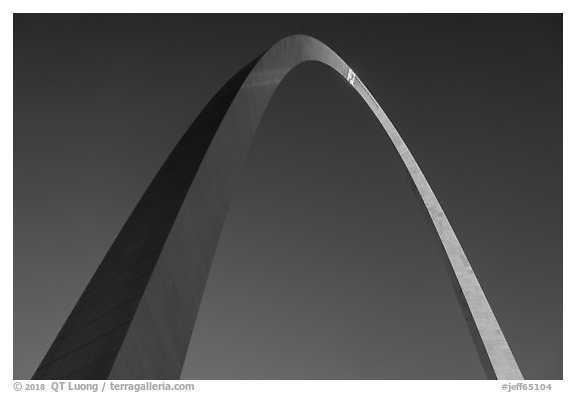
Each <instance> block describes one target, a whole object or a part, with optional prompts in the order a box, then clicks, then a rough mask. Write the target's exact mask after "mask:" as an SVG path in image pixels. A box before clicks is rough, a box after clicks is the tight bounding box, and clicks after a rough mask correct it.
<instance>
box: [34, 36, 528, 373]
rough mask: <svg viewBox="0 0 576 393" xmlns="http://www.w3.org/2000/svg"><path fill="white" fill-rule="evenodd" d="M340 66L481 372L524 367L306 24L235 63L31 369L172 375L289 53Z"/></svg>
mask: <svg viewBox="0 0 576 393" xmlns="http://www.w3.org/2000/svg"><path fill="white" fill-rule="evenodd" d="M307 61H319V62H322V63H324V64H326V65H328V66H329V67H331V68H332V69H333V70H334V71H336V72H338V73H339V74H340V75H342V76H343V77H344V78H345V79H346V80H347V81H348V82H349V84H350V86H351V87H352V88H354V89H355V90H356V92H357V93H358V94H360V96H361V97H362V98H363V99H364V101H365V102H366V104H367V105H368V106H369V107H370V109H371V110H372V112H373V113H374V115H375V116H376V117H377V118H378V120H379V121H380V123H381V124H382V127H383V129H384V131H385V132H386V133H387V134H388V136H389V137H390V139H391V140H392V143H393V144H394V146H395V148H396V150H397V152H398V154H399V155H400V158H401V159H402V161H403V163H404V165H405V167H406V169H407V170H408V172H409V174H410V177H411V179H412V182H413V184H414V186H415V188H416V190H417V191H418V194H419V196H420V198H421V199H422V201H423V203H424V206H425V207H426V210H427V212H428V214H429V215H430V218H431V220H432V222H433V224H434V227H435V229H436V232H437V234H438V236H439V238H440V241H441V242H442V245H443V248H444V250H445V252H446V255H447V257H448V260H449V262H450V265H451V269H450V275H451V280H452V283H453V286H454V289H455V292H456V296H457V297H458V300H459V303H460V305H461V308H462V311H463V313H464V316H465V318H466V321H467V324H468V327H469V330H470V333H471V335H472V338H473V340H474V344H475V348H476V351H477V353H478V356H479V358H480V360H481V363H482V365H483V367H484V370H485V373H486V376H487V378H490V379H494V378H497V379H522V374H521V372H520V369H519V368H518V365H517V364H516V361H515V359H514V356H513V354H512V352H511V350H510V347H509V346H508V343H507V341H506V339H505V337H504V335H503V333H502V331H501V329H500V326H499V325H498V321H497V320H496V318H495V316H494V313H493V312H492V309H491V307H490V305H489V304H488V301H487V299H486V297H485V295H484V292H483V291H482V288H481V286H480V284H479V282H478V280H477V279H476V276H475V274H474V271H473V270H472V267H471V266H470V263H469V262H468V259H467V257H466V255H465V254H464V251H463V249H462V246H461V245H460V243H459V241H458V239H457V237H456V234H455V233H454V231H453V229H452V227H451V226H450V223H449V222H448V218H447V217H446V215H445V214H444V211H443V210H442V208H441V206H440V203H439V202H438V200H437V199H436V196H435V195H434V193H433V191H432V189H431V188H430V185H429V184H428V182H427V181H426V178H425V177H424V174H423V173H422V171H421V170H420V168H419V167H418V164H417V163H416V161H415V160H414V157H413V156H412V154H411V153H410V151H409V150H408V147H407V146H406V144H405V143H404V142H403V140H402V138H401V137H400V135H399V134H398V131H397V130H396V128H395V127H394V125H393V124H392V122H391V121H390V119H388V117H387V116H386V114H385V113H384V111H383V110H382V108H381V107H380V106H379V105H378V103H377V102H376V100H375V99H374V97H373V96H372V95H371V94H370V92H369V91H368V89H367V88H366V86H364V84H363V83H362V81H361V80H360V79H359V78H358V77H357V76H356V74H355V73H354V72H353V70H351V69H350V67H348V65H346V63H345V62H344V61H343V60H342V59H341V58H340V57H339V56H338V55H337V54H336V53H335V52H334V51H332V50H331V49H330V48H329V47H327V46H326V45H324V44H323V43H322V42H320V41H318V40H316V39H314V38H312V37H308V36H304V35H295V36H290V37H287V38H285V39H283V40H281V41H279V42H278V43H276V44H275V45H274V46H272V47H271V48H270V49H268V50H267V51H266V52H265V53H263V54H262V55H260V56H259V57H257V58H256V59H255V60H253V61H252V62H250V63H249V64H248V65H246V66H245V67H244V68H242V69H241V70H240V71H239V72H238V73H237V74H235V75H234V76H233V77H232V78H231V79H230V80H229V81H228V82H227V83H226V84H225V85H224V86H223V87H222V88H221V89H220V90H219V91H218V93H216V95H215V96H214V97H213V98H212V99H211V100H210V102H209V103H208V104H207V105H206V107H205V108H204V109H203V110H202V112H201V113H200V114H199V115H198V117H197V118H196V119H195V121H194V122H193V123H192V125H191V126H190V127H189V129H188V130H187V132H186V133H185V134H184V136H183V137H182V139H181V140H180V141H179V142H178V144H177V145H176V147H175V148H174V150H173V151H172V152H171V154H170V155H169V157H168V158H167V160H166V161H165V162H164V164H163V165H162V167H161V168H160V170H159V171H158V173H157V174H156V176H155V177H154V179H153V180H152V182H151V184H150V185H149V187H148V188H147V189H146V191H145V193H144V195H143V196H142V198H141V199H140V201H139V202H138V204H137V205H136V207H135V208H134V210H133V212H132V214H131V215H130V216H129V218H128V220H127V221H126V223H125V224H124V226H123V227H122V230H121V231H120V233H119V234H118V236H117V238H116V239H115V241H114V243H113V244H112V246H111V247H110V249H109V250H108V252H107V253H106V255H105V257H104V259H103V260H102V262H101V264H100V265H99V267H98V268H97V270H96V272H95V273H94V275H93V277H92V278H91V280H90V282H89V283H88V285H87V286H86V288H85V290H84V292H83V293H82V295H81V296H80V299H79V300H78V302H77V303H76V305H75V307H74V308H73V310H72V312H71V313H70V315H69V317H68V319H67V320H66V322H65V323H64V326H63V327H62V329H61V330H60V332H59V334H58V335H57V337H56V339H55V340H54V342H53V343H52V345H51V347H50V349H49V350H48V352H47V354H46V356H45V357H44V359H43V360H42V362H41V363H40V365H39V367H38V369H37V370H36V372H35V373H34V375H33V378H34V379H178V378H179V377H180V373H181V371H182V367H183V364H184V360H185V357H186V352H187V348H188V343H189V341H190V337H191V335H192V329H193V327H194V322H195V320H196V316H197V313H198V309H199V306H200V301H201V299H202V293H203V291H204V287H205V285H206V281H207V278H208V274H209V271H210V266H211V263H212V259H213V257H214V253H215V251H216V247H217V245H218V240H219V237H220V233H221V230H222V226H223V224H224V220H225V218H226V213H227V210H228V207H229V205H230V202H231V198H232V194H233V191H234V188H235V187H236V185H237V182H238V179H239V174H240V172H241V168H242V164H243V162H244V159H245V157H246V154H247V152H248V149H249V147H250V144H251V142H252V139H253V137H254V134H255V131H256V129H257V128H258V124H259V122H260V119H261V118H262V115H263V114H264V111H265V110H266V107H267V105H268V103H269V101H270V98H271V97H272V95H273V94H274V91H275V90H276V88H277V87H278V85H279V84H280V83H281V82H282V80H283V78H284V77H285V76H286V74H287V73H288V72H289V71H290V70H291V69H292V68H294V67H295V66H296V65H298V64H300V63H303V62H307Z"/></svg>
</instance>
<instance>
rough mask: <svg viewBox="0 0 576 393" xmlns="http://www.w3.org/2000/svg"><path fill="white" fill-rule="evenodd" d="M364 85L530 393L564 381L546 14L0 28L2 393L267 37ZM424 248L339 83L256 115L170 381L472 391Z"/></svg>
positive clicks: (150, 18)
mask: <svg viewBox="0 0 576 393" xmlns="http://www.w3.org/2000/svg"><path fill="white" fill-rule="evenodd" d="M295 33H304V34H309V35H312V36H314V37H316V38H318V39H320V40H321V41H323V42H324V43H326V44H327V45H329V46H330V47H331V48H332V49H334V50H335V51H336V52H337V53H338V54H339V55H340V56H341V57H342V58H343V59H344V60H345V61H346V62H347V63H348V64H349V65H350V66H351V67H352V68H353V69H354V70H355V72H356V73H357V74H358V75H359V77H360V78H362V80H363V82H364V83H365V84H366V85H367V87H368V88H369V89H370V90H371V92H372V94H373V95H374V97H375V98H376V99H377V100H378V102H379V103H380V105H381V106H382V108H383V109H384V110H385V111H386V112H387V114H388V116H389V117H390V118H391V120H392V121H393V122H394V124H395V125H396V127H397V128H398V131H399V132H400V134H401V135H402V137H403V138H404V141H405V142H406V144H407V145H408V147H409V148H410V149H411V151H412V153H413V155H414V156H415V158H416V160H417V162H418V163H419V165H420V167H421V168H422V170H423V171H424V174H425V175H426V177H427V179H428V181H429V182H430V184H431V186H432V188H433V190H434V192H435V193H436V196H437V197H438V199H439V201H440V203H441V204H442V206H443V208H444V210H445V212H446V214H447V216H448V218H449V219H450V222H451V224H452V226H453V228H454V230H455V232H456V234H457V236H458V237H459V240H460V242H461V244H462V246H463V247H464V250H465V252H466V253H467V255H468V258H469V260H470V263H471V264H472V266H473V268H474V270H475V272H476V275H477V277H478V279H479V281H480V283H481V285H482V287H483V289H484V291H485V293H486V296H487V298H488V300H489V302H490V304H491V306H492V308H493V310H494V312H495V314H496V317H497V318H498V320H499V322H500V325H501V327H502V330H503V332H504V334H505V335H506V338H507V340H508V343H509V344H510V346H511V348H512V351H513V352H514V354H515V356H516V359H517V361H518V364H519V366H520V368H521V370H522V372H523V373H524V376H525V377H526V378H529V379H561V378H562V16H561V15H500V16H499V15H473V16H465V15H456V14H453V15H448V16H446V15H428V16H423V15H410V16H404V15H161V16H158V15H122V16H110V15H84V16H79V15H66V16H59V15H16V16H15V17H14V377H15V378H17V379H21V378H29V377H30V376H31V375H32V373H33V371H34V370H35V369H36V367H37V366H38V364H39V362H40V361H41V359H42V357H43V356H44V354H45V352H46V351H47V349H48V347H49V345H50V344H51V342H52V340H53V339H54V337H55V336H56V334H57V332H58V330H59V329H60V327H61V326H62V324H63V322H64V321H65V319H66V317H67V315H68V313H69V312H70V311H71V309H72V307H73V305H74V303H75V302H76V300H77V298H78V297H79V295H80V293H81V291H82V290H83V288H84V287H85V285H86V284H87V282H88V280H89V279H90V277H91V275H92V274H93V273H94V271H95V269H96V267H97V266H98V264H99V263H100V261H101V259H102V257H103V256H104V254H105V253H106V251H107V249H108V248H109V247H110V245H111V244H112V242H113V240H114V238H115V236H116V235H117V234H118V232H119V230H120V228H121V226H122V224H123V223H124V221H125V220H126V219H127V217H128V215H129V214H130V212H131V210H132V209H133V207H134V206H135V204H136V202H137V201H138V199H139V198H140V196H141V195H142V193H143V192H144V190H145V188H146V186H147V185H148V183H149V182H150V181H151V179H152V177H153V176H154V174H155V173H156V171H157V170H158V169H159V167H160V165H161V164H162V162H163V161H164V159H165V158H166V157H167V156H168V154H169V152H170V151H171V149H172V148H173V147H174V145H175V144H176V142H177V141H178V139H179V138H180V137H181V136H182V134H183V132H184V131H185V130H186V128H187V127H188V125H189V124H190V123H191V122H192V121H193V119H194V118H195V116H196V115H197V114H198V113H199V112H200V110H201V109H202V108H203V106H204V105H205V104H206V103H207V101H208V100H209V98H210V97H211V96H212V95H213V94H214V93H215V92H216V91H217V90H218V88H219V87H220V86H221V85H222V84H223V83H224V82H225V81H226V80H227V79H228V78H229V77H230V76H231V75H232V74H234V72H235V71H236V70H238V69H239V68H240V67H241V66H243V65H245V64H246V63H247V62H249V61H250V60H252V59H253V58H254V57H256V56H257V55H258V54H260V53H261V52H262V51H264V50H265V49H266V48H268V47H269V46H271V45H272V44H274V43H275V42H276V41H278V40H279V39H281V38H283V37H285V36H287V35H291V34H295ZM445 269H446V267H445V265H444V260H443V254H442V252H441V249H440V244H439V241H438V239H437V237H436V235H435V233H434V232H433V230H432V228H431V226H430V224H429V222H428V220H427V219H426V216H425V213H424V211H423V210H422V208H421V206H420V202H419V201H418V199H417V197H416V196H415V194H414V192H413V191H412V188H411V185H410V181H409V179H408V176H407V174H406V172H405V171H404V169H403V166H402V164H401V161H400V159H399V157H398V156H397V154H396V152H395V150H394V148H393V146H392V144H391V142H390V141H389V140H388V139H387V137H386V135H385V133H384V132H383V130H381V128H380V126H379V123H378V122H377V120H376V119H375V118H374V116H373V115H372V114H371V112H370V111H369V109H368V107H367V106H366V105H365V104H364V103H363V102H362V100H361V99H360V97H358V96H357V95H356V94H355V92H354V91H353V89H351V88H350V86H349V85H347V82H346V81H345V80H344V79H343V78H341V77H340V76H339V75H337V74H336V73H335V72H333V71H331V70H330V69H329V68H327V67H326V66H324V65H321V64H317V63H308V64H305V65H302V66H299V67H297V68H296V69H295V70H294V71H293V72H291V73H290V74H289V75H288V76H287V77H286V79H285V81H284V83H283V84H282V85H281V86H280V87H279V88H278V90H277V92H276V95H275V96H274V98H273V99H272V101H271V103H270V106H269V107H268V110H267V112H266V113H265V115H264V118H263V120H262V123H261V125H260V128H259V131H258V134H257V136H256V138H255V141H254V144H253V147H252V150H251V153H250V155H249V158H248V160H247V163H246V168H245V172H244V175H243V181H242V185H241V186H240V189H239V190H238V191H237V194H236V197H235V200H234V203H233V205H232V207H231V209H230V212H229V216H228V220H227V222H226V224H225V228H224V232H223V235H222V237H221V241H220V245H219V248H218V251H217V254H216V257H215V260H214V263H213V265H212V271H211V276H210V278H209V281H208V285H207V289H206V291H205V294H204V299H203V303H202V306H201V309H200V313H199V316H198V319H197V322H196V326H195V331H194V333H193V336H192V340H191V342H190V346H189V351H188V357H187V360H186V364H185V367H184V371H183V374H182V377H183V378H185V379H188V378H189V379H220V378H223V379H230V378H231V379H246V378H248V379H261V378H263V379H276V378H280V379H309V378H310V379H482V378H484V374H483V371H482V368H481V366H480V362H479V360H478V358H477V355H476V353H475V352H474V347H473V345H472V340H471V337H470V336H469V333H468V331H467V328H466V325H465V322H464V318H463V316H462V314H461V312H460V309H459V306H458V304H457V300H456V297H455V296H454V293H453V290H452V287H451V286H450V282H449V279H448V276H447V274H446V270H445Z"/></svg>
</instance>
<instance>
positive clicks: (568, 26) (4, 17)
mask: <svg viewBox="0 0 576 393" xmlns="http://www.w3.org/2000/svg"><path fill="white" fill-rule="evenodd" d="M277 3H279V2H276V1H273V0H269V1H266V2H264V1H253V2H248V1H232V0H228V1H224V0H219V1H212V2H195V1H174V0H163V1H161V2H160V1H145V0H142V1H119V0H100V1H98V2H87V1H85V2H82V1H77V0H76V1H72V0H68V1H65V0H51V1H45V0H44V1H41V0H35V1H33V0H29V1H13V0H12V1H7V2H3V6H2V8H3V9H2V11H3V12H2V14H1V20H0V29H1V30H2V34H1V35H0V42H1V43H2V51H1V53H2V57H3V58H2V61H1V62H0V66H1V67H2V73H1V74H0V75H1V80H2V84H1V87H2V90H1V91H2V102H1V104H2V105H0V111H1V116H0V119H1V121H2V126H3V127H2V129H1V130H2V132H1V133H0V138H1V140H0V148H1V149H2V150H1V154H0V160H1V162H0V171H1V172H0V173H1V179H2V184H3V185H4V187H5V188H4V189H3V190H2V191H3V192H2V193H1V194H0V195H1V197H2V203H1V204H0V206H1V211H0V214H1V216H0V217H2V218H3V220H2V226H1V231H2V233H1V234H0V241H1V242H2V247H1V248H0V250H1V252H2V259H1V261H2V262H3V263H1V267H0V269H1V270H0V273H1V274H0V277H1V278H2V283H1V284H2V285H0V291H1V293H0V295H1V296H0V299H1V300H0V301H1V305H2V310H3V311H4V313H5V314H6V315H9V316H10V318H6V320H5V321H4V323H2V324H0V326H1V329H2V334H1V336H0V337H2V340H3V344H4V345H3V346H2V347H3V348H6V350H4V351H2V352H3V353H2V356H1V358H0V359H1V360H0V362H1V363H0V366H1V373H2V374H1V375H2V385H0V386H3V388H2V391H6V392H8V391H14V390H13V383H14V382H15V381H13V380H12V376H13V360H12V351H9V350H7V348H12V345H10V344H9V343H8V340H12V339H13V325H12V315H13V309H12V304H13V303H12V301H13V298H12V296H13V287H12V275H13V269H12V262H13V249H12V246H13V238H12V236H13V134H12V132H11V130H12V129H13V116H12V115H13V107H12V105H13V96H12V92H13V85H12V75H13V74H12V67H13V59H12V53H13V48H12V43H13V26H12V13H14V12H134V13H135V12H144V13H145V12H178V13H184V12H229V13H232V12H318V13H327V12H344V13H349V12H505V13H507V12H515V13H524V12H562V13H564V70H573V71H574V70H576V64H575V61H574V47H575V46H576V45H575V42H574V36H575V35H574V31H575V28H574V25H575V23H576V20H575V18H574V16H573V12H574V9H575V7H574V6H573V5H571V4H570V2H569V1H567V0H566V1H554V0H546V1H542V0H540V1H533V0H525V1H504V0H485V1H482V2H478V3H476V2H465V1H462V0H460V1H447V0H436V1H425V0H419V1H407V0H406V1H397V2H378V4H376V2H375V1H373V0H354V1H328V0H323V1H315V2H311V1H310V0H290V1H289V2H285V4H282V5H280V6H279V5H277ZM572 75H573V73H570V72H564V104H563V105H564V130H565V132H564V147H563V148H564V155H563V157H564V168H563V170H564V172H563V173H564V190H563V194H564V195H563V197H564V198H563V201H564V202H563V205H564V233H563V237H564V239H563V244H564V261H565V262H567V263H564V332H565V334H564V373H563V374H564V381H525V382H526V383H544V384H549V383H551V384H552V386H553V389H552V390H553V391H554V392H575V391H576V383H575V378H574V370H576V364H575V362H574V356H573V350H574V336H573V335H570V334H566V332H570V331H572V332H574V331H576V324H575V323H574V321H575V319H574V299H575V296H574V295H575V289H574V288H575V285H573V283H572V279H573V278H574V262H576V254H575V252H574V248H573V247H570V246H571V245H572V244H573V243H574V238H575V233H576V231H575V230H574V229H572V226H571V224H572V223H574V222H575V220H574V219H575V207H574V203H570V202H572V201H574V195H575V181H574V178H575V176H574V175H573V173H575V172H576V165H575V160H574V156H575V155H574V154H571V152H572V150H574V148H575V145H574V142H575V138H574V131H575V130H576V128H575V127H574V126H575V123H574V112H575V108H576V105H575V102H574V77H573V76H572ZM566 130H567V131H566ZM8 218H10V220H9V219H8ZM571 371H572V372H571ZM21 382H22V383H26V382H27V381H21ZM195 384H196V390H198V391H203V392H214V391H237V392H244V391H246V392H267V393H268V392H270V391H275V392H289V391H290V392H293V391H312V390H314V391H319V390H324V391H328V390H329V391H333V392H352V391H362V392H372V391H374V392H375V391H378V392H381V391H383V389H384V388H386V389H391V391H412V390H417V391H442V392H458V393H461V392H462V391H466V392H490V391H504V390H502V388H501V387H502V384H503V382H499V381H195ZM519 390H523V389H522V388H520V389H519ZM46 391H51V389H50V388H49V386H48V385H47V390H46Z"/></svg>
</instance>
